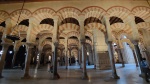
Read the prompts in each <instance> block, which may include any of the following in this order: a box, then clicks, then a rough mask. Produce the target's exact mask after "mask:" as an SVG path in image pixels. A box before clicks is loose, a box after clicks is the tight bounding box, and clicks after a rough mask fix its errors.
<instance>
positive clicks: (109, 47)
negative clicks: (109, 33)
mask: <svg viewBox="0 0 150 84" xmlns="http://www.w3.org/2000/svg"><path fill="white" fill-rule="evenodd" d="M108 52H109V57H110V63H111V68H112V77H113V78H115V79H119V76H118V75H117V72H116V67H115V60H114V54H113V47H112V42H110V41H109V42H108Z"/></svg>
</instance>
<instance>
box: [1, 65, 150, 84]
mask: <svg viewBox="0 0 150 84" xmlns="http://www.w3.org/2000/svg"><path fill="white" fill-rule="evenodd" d="M87 68H88V70H87V72H88V76H89V80H82V79H81V76H82V72H81V69H79V66H70V67H69V69H68V70H66V69H65V68H64V67H59V68H58V73H59V75H60V77H61V78H60V79H59V80H51V79H50V76H51V73H49V72H48V67H47V66H45V67H41V68H40V69H38V70H37V69H34V68H32V69H30V74H31V76H32V78H31V79H21V77H22V76H23V71H22V70H21V69H11V70H4V71H3V76H4V78H2V79H0V84H149V83H146V82H145V80H144V79H142V78H140V77H139V73H140V71H139V67H138V68H136V66H135V65H134V64H126V66H125V67H124V68H122V67H121V64H116V68H117V73H118V75H119V76H120V79H118V80H114V79H110V76H111V70H95V69H93V66H87Z"/></svg>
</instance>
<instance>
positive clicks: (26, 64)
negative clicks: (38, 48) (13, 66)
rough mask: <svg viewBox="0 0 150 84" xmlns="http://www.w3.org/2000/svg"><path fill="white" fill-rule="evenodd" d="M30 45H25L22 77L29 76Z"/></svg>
mask: <svg viewBox="0 0 150 84" xmlns="http://www.w3.org/2000/svg"><path fill="white" fill-rule="evenodd" d="M32 48H33V46H32V45H28V47H27V55H26V59H25V68H24V76H23V77H22V78H23V79H28V78H30V75H29V69H30V62H31V56H32Z"/></svg>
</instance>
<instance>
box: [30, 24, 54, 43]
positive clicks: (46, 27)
mask: <svg viewBox="0 0 150 84" xmlns="http://www.w3.org/2000/svg"><path fill="white" fill-rule="evenodd" d="M53 29H54V27H53V26H51V25H48V24H41V25H39V26H37V27H34V28H33V29H32V30H31V31H30V33H31V36H30V38H29V39H30V41H31V42H35V39H36V35H37V34H38V33H40V32H42V31H46V32H50V33H52V32H53Z"/></svg>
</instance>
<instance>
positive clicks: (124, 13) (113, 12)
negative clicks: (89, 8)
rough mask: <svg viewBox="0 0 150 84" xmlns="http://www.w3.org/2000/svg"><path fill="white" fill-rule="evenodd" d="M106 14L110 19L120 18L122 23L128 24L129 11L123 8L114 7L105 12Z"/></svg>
mask: <svg viewBox="0 0 150 84" xmlns="http://www.w3.org/2000/svg"><path fill="white" fill-rule="evenodd" d="M107 13H108V14H109V16H110V17H113V16H116V17H118V18H121V19H122V20H123V22H124V23H126V22H128V18H127V17H128V16H130V14H131V11H130V10H129V9H127V8H125V7H122V6H114V7H111V8H109V9H108V10H107Z"/></svg>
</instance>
